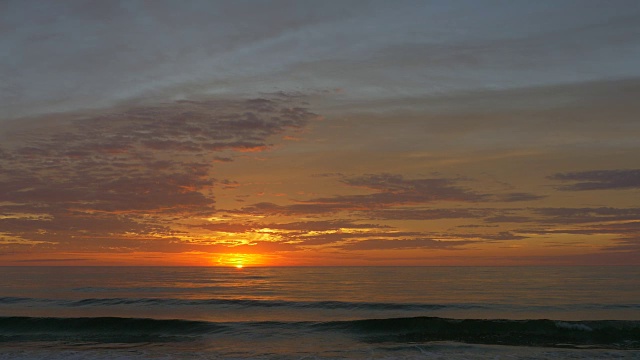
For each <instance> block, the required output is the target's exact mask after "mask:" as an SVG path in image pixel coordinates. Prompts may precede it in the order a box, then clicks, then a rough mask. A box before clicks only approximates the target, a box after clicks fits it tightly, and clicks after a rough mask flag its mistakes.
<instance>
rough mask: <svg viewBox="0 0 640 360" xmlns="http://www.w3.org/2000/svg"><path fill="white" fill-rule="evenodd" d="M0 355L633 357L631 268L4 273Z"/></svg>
mask: <svg viewBox="0 0 640 360" xmlns="http://www.w3.org/2000/svg"><path fill="white" fill-rule="evenodd" d="M0 272H1V275H0V360H1V359H566V358H571V359H608V358H629V359H634V358H638V359H640V267H253V268H252V267H245V268H243V269H235V268H220V267H212V268H205V267H3V268H0Z"/></svg>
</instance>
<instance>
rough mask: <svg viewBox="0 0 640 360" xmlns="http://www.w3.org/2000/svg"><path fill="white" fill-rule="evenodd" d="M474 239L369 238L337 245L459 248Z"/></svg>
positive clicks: (399, 248)
mask: <svg viewBox="0 0 640 360" xmlns="http://www.w3.org/2000/svg"><path fill="white" fill-rule="evenodd" d="M472 243H474V241H464V240H457V241H448V240H434V239H396V240H386V239H370V240H362V241H358V242H352V243H349V244H344V245H341V246H339V248H340V249H343V250H402V249H449V250H452V249H459V248H460V247H462V246H464V245H468V244H472Z"/></svg>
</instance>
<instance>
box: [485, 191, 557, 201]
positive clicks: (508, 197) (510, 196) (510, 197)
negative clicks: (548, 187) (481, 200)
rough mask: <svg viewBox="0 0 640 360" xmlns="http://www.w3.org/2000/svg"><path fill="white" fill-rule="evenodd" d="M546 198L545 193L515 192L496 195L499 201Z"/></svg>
mask: <svg viewBox="0 0 640 360" xmlns="http://www.w3.org/2000/svg"><path fill="white" fill-rule="evenodd" d="M544 198H546V196H544V195H536V194H531V193H524V192H514V193H508V194H499V195H496V200H497V201H504V202H516V201H534V200H540V199H544Z"/></svg>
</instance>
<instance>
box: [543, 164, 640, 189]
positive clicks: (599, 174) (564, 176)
mask: <svg viewBox="0 0 640 360" xmlns="http://www.w3.org/2000/svg"><path fill="white" fill-rule="evenodd" d="M549 178H550V179H552V180H559V181H563V182H573V183H574V184H569V185H563V186H559V187H558V189H560V190H565V191H585V190H623V189H637V188H640V169H622V170H592V171H578V172H568V173H558V174H554V175H552V176H550V177H549Z"/></svg>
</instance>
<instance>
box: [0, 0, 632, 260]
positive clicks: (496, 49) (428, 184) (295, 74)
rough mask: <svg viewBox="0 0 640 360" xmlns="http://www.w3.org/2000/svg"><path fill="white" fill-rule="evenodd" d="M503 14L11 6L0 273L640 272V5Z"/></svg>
mask: <svg viewBox="0 0 640 360" xmlns="http://www.w3.org/2000/svg"><path fill="white" fill-rule="evenodd" d="M492 4H493V3H492V2H488V3H486V4H485V5H486V6H484V7H483V9H480V10H479V9H477V7H476V6H475V5H474V4H473V2H471V3H465V2H460V3H457V4H447V3H446V2H445V3H442V4H440V5H439V6H436V5H435V3H434V4H431V3H429V4H427V3H426V2H424V3H410V2H406V3H405V2H403V3H401V4H399V5H397V6H395V7H394V6H391V5H390V3H388V4H385V3H380V4H377V5H375V6H365V5H366V4H365V3H362V2H352V3H351V4H338V3H333V4H320V3H318V4H314V3H304V4H300V5H299V6H298V7H297V8H296V9H287V10H283V11H284V12H283V13H282V12H275V11H274V10H273V9H272V8H271V7H268V6H266V7H263V5H261V4H257V3H256V4H254V6H255V7H257V8H258V9H246V8H243V7H242V6H239V5H235V4H228V6H227V7H225V8H224V9H222V8H220V5H219V4H217V3H210V4H201V5H202V8H201V9H194V8H187V7H181V6H180V5H179V4H178V3H174V4H170V3H169V4H164V3H163V4H160V3H148V4H147V3H145V5H139V6H138V5H136V6H133V5H132V6H131V7H130V8H127V9H124V8H122V7H118V6H116V5H113V4H104V5H102V8H101V9H93V8H92V9H89V8H86V7H77V6H74V5H73V4H50V5H46V6H47V9H48V10H47V11H42V12H34V11H33V9H30V8H28V7H23V6H21V5H20V4H18V3H16V4H11V5H8V6H7V9H5V10H6V11H5V14H8V15H7V16H5V17H3V18H2V19H1V20H0V28H2V26H4V27H6V28H11V29H14V30H15V31H13V32H11V33H10V36H8V37H7V39H8V40H6V41H5V42H0V46H1V48H0V49H2V50H3V51H4V52H5V53H7V54H9V55H7V56H5V57H3V58H2V60H0V61H1V62H0V69H1V70H0V71H1V73H0V79H3V80H2V83H3V84H4V85H2V86H4V87H3V88H2V89H3V90H7V91H3V93H2V95H0V109H2V112H1V113H0V140H1V142H0V265H197V266H236V265H238V264H243V265H244V266H281V265H282V266H284V265H286V266H290V265H547V264H562V265H590V264H597V265H618V264H638V263H640V207H638V199H640V196H639V195H640V169H638V160H637V155H638V154H639V153H640V141H639V139H640V125H639V124H640V122H638V116H639V115H640V105H638V102H637V98H638V95H640V94H639V93H640V81H639V80H638V79H640V73H638V67H637V53H638V50H639V49H640V41H639V40H638V39H636V38H632V37H629V36H628V34H629V33H633V32H634V31H637V30H638V26H639V25H638V23H637V22H629V21H628V19H629V17H630V16H631V15H629V14H632V13H634V12H637V13H640V8H639V7H638V3H637V2H625V1H619V2H616V3H615V5H616V6H608V7H605V8H602V9H601V8H597V9H595V8H594V9H591V8H587V7H583V6H578V4H577V3H576V4H574V3H572V2H570V1H569V2H566V3H563V4H560V5H557V6H555V7H553V9H551V10H550V9H549V8H548V7H545V6H543V5H540V4H538V3H537V2H536V3H525V2H522V3H517V2H514V3H513V4H509V6H504V5H505V4H501V5H500V6H494V5H496V4H493V5H492ZM43 6H44V5H43ZM170 14H179V15H180V16H177V17H171V16H169V15H170ZM256 14H261V16H257V17H256ZM569 15H570V16H569ZM20 19H31V20H32V21H28V22H27V21H21V20H20ZM144 19H146V20H144ZM463 20H464V21H463ZM525 20H526V21H525ZM533 24H537V25H533ZM498 25H500V26H498ZM498 28H499V29H503V30H500V31H498V30H497V29H498ZM45 35H46V36H45ZM88 39H89V40H88ZM9 50H10V51H9ZM43 58H46V59H48V61H47V62H44V63H43V62H42V61H40V60H39V59H43ZM24 74H27V75H24ZM23 75H24V76H23Z"/></svg>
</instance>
